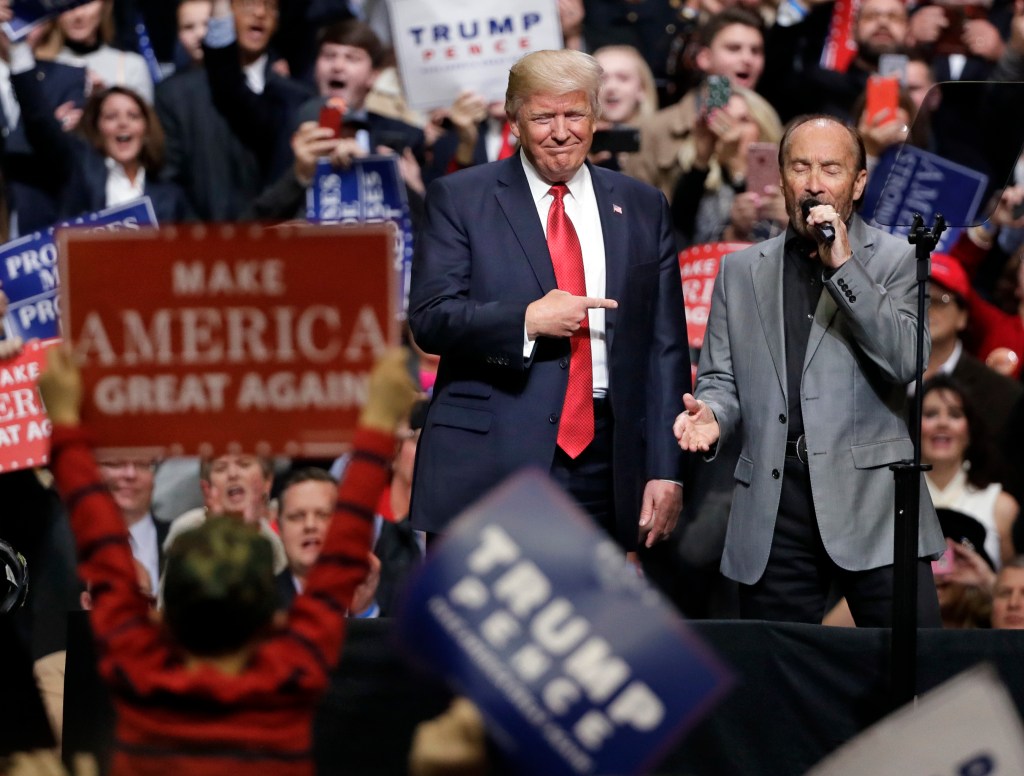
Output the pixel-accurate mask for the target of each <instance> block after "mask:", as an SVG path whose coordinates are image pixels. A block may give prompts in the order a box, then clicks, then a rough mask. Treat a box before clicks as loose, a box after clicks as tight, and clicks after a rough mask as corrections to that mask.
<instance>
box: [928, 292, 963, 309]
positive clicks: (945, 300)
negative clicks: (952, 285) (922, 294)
mask: <svg viewBox="0 0 1024 776" xmlns="http://www.w3.org/2000/svg"><path fill="white" fill-rule="evenodd" d="M955 301H956V297H955V296H953V294H932V295H930V296H929V297H928V306H929V307H948V306H949V305H951V304H953V302H955Z"/></svg>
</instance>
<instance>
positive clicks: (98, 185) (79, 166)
mask: <svg viewBox="0 0 1024 776" xmlns="http://www.w3.org/2000/svg"><path fill="white" fill-rule="evenodd" d="M76 145H77V146H78V149H77V151H78V154H77V156H78V158H77V160H76V164H75V166H74V167H73V168H72V171H71V177H70V178H69V179H68V183H67V186H66V187H65V188H64V195H63V197H62V198H61V211H60V214H61V217H62V218H74V217H75V216H80V215H82V214H84V213H94V212H96V211H97V210H103V209H104V208H106V207H107V174H108V170H107V165H106V163H105V161H104V157H103V156H102V155H101V154H99V153H97V152H96V151H94V150H93V149H92V148H89V147H88V146H86V145H85V144H84V143H77V144H76ZM143 194H144V195H145V196H147V197H149V198H150V201H151V202H152V203H153V213H154V215H156V220H157V223H158V224H160V225H164V224H178V223H182V222H183V221H193V220H195V213H194V212H193V210H192V208H191V206H190V205H189V203H188V200H187V199H186V198H185V192H184V191H183V190H182V188H181V187H180V186H179V185H178V184H177V183H173V182H171V181H162V180H160V179H159V178H158V177H157V176H156V175H155V174H154V173H151V172H147V173H146V185H145V187H144V188H143Z"/></svg>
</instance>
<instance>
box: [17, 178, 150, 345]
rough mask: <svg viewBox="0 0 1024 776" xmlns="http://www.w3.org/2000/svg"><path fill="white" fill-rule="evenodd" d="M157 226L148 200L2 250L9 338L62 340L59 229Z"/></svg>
mask: <svg viewBox="0 0 1024 776" xmlns="http://www.w3.org/2000/svg"><path fill="white" fill-rule="evenodd" d="M156 225H157V223H156V215H155V214H154V213H153V203H152V202H150V199H149V197H142V198H141V199H136V200H133V201H131V202H126V203H125V204H123V205H118V206H117V207H112V208H107V209H106V210H101V211H99V212H97V213H89V214H88V215H84V216H79V217H78V218H75V219H72V220H71V221H65V222H62V223H60V224H57V226H51V227H49V228H48V229H45V230H43V231H42V232H35V233H33V234H30V235H27V236H25V237H22V238H19V239H17V240H13V241H12V242H9V243H7V244H5V245H2V246H0V285H2V287H3V289H4V293H5V294H7V298H8V300H9V304H8V309H7V317H6V319H5V322H6V327H7V333H8V335H10V336H17V337H21V338H22V339H24V340H26V341H28V340H30V339H33V338H35V339H41V340H49V339H55V338H57V337H60V336H61V334H60V309H59V306H58V299H57V297H58V291H59V278H58V275H57V244H56V243H55V242H54V232H55V230H56V229H60V228H63V227H83V228H90V229H106V230H120V229H131V230H135V229H141V228H142V227H144V226H156Z"/></svg>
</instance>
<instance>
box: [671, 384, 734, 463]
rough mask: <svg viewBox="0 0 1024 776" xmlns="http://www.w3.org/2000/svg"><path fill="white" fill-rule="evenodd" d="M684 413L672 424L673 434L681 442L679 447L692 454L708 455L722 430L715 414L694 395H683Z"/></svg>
mask: <svg viewBox="0 0 1024 776" xmlns="http://www.w3.org/2000/svg"><path fill="white" fill-rule="evenodd" d="M683 408H684V411H683V412H681V413H679V415H678V416H677V417H676V422H675V423H673V424H672V433H674V434H675V435H676V439H677V440H679V446H680V447H681V448H682V449H683V450H688V451H689V452H691V453H697V452H701V453H706V452H708V451H709V450H710V449H711V446H712V445H714V444H715V443H716V442H717V441H718V438H719V436H721V433H722V432H721V428H720V427H719V425H718V421H717V420H716V419H715V413H714V412H712V411H711V408H710V407H709V406H708V405H707V404H705V403H704V402H702V401H701V400H700V399H695V398H694V397H693V394H689V393H684V394H683Z"/></svg>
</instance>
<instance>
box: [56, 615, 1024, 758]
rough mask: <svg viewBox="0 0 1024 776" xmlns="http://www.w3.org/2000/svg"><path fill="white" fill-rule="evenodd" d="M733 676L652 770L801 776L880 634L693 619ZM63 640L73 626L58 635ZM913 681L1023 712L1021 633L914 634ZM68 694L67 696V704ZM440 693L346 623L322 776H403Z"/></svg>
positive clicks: (72, 714)
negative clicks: (964, 681) (415, 735)
mask: <svg viewBox="0 0 1024 776" xmlns="http://www.w3.org/2000/svg"><path fill="white" fill-rule="evenodd" d="M691 626H692V627H693V628H694V630H695V631H696V632H697V633H698V634H700V636H701V637H702V638H704V639H705V640H706V641H707V643H708V644H709V646H711V648H712V649H714V650H715V652H717V653H718V654H719V655H720V656H721V657H722V658H723V659H724V660H725V661H726V662H727V663H728V664H729V665H731V666H732V667H733V668H734V669H735V671H736V673H737V676H738V678H739V681H738V684H737V687H736V689H735V690H734V691H733V692H732V694H730V695H729V696H727V697H726V699H725V700H724V701H723V702H722V703H721V704H720V705H719V706H718V707H716V708H715V710H714V711H713V712H712V713H711V714H710V715H709V716H708V717H707V718H706V719H705V720H704V721H703V722H702V723H700V724H699V725H698V726H697V727H696V728H694V730H693V732H692V733H691V734H690V735H689V736H688V737H687V738H686V739H685V741H684V742H683V743H682V745H681V746H679V747H678V748H677V749H676V750H675V751H673V752H672V753H671V754H670V755H669V757H668V758H666V760H665V761H664V763H663V764H662V767H661V769H660V771H659V772H660V773H665V774H688V775H689V776H736V775H738V774H742V776H762V775H763V776H802V774H803V773H804V772H805V771H806V770H807V769H808V768H810V767H811V766H812V765H814V764H815V763H816V762H818V761H819V760H820V759H821V758H822V757H824V756H825V755H826V754H828V753H829V752H831V751H832V750H833V749H835V748H836V747H837V746H839V745H840V744H841V743H843V742H844V741H846V740H848V739H850V738H852V737H853V736H854V735H856V734H857V733H858V732H859V731H861V730H863V729H864V728H865V727H867V726H868V725H870V724H871V723H873V722H875V721H877V720H878V719H880V718H881V717H883V716H884V715H885V709H886V703H887V700H888V694H887V693H888V686H887V682H886V669H887V663H888V660H889V634H888V631H885V630H876V629H860V630H858V629H846V628H825V627H822V626H814V625H787V624H776V623H763V622H732V621H694V622H692V623H691ZM69 631H71V633H69V638H70V637H71V635H72V634H73V633H74V632H75V629H73V628H71V629H69ZM918 648H919V658H920V659H919V661H918V683H919V686H920V687H921V688H922V691H926V690H928V689H930V688H932V687H935V686H936V685H938V684H940V683H941V682H943V681H944V680H946V679H948V678H950V677H952V676H954V675H955V674H957V673H959V672H960V671H963V670H964V669H966V668H968V667H970V666H973V665H975V664H977V663H979V662H981V661H984V660H987V661H990V662H991V663H993V664H994V665H995V666H996V667H997V669H998V671H999V673H1000V675H1001V676H1002V678H1003V680H1004V681H1005V682H1006V684H1007V686H1008V688H1009V689H1010V692H1011V694H1012V695H1013V698H1014V701H1015V702H1016V704H1017V708H1018V710H1019V711H1022V712H1024V632H1021V631H940V630H923V631H921V632H920V633H919V638H918ZM78 649H79V646H78V645H76V644H74V643H72V644H70V645H69V657H68V668H67V671H68V680H69V682H68V688H67V689H68V696H67V698H66V700H65V721H64V725H65V737H66V740H67V739H69V738H73V739H75V740H83V738H82V737H81V736H78V735H75V733H74V732H73V731H72V728H74V727H75V726H76V725H81V724H83V723H84V722H88V721H90V720H91V721H93V722H94V721H95V714H94V712H93V710H92V709H93V704H94V703H95V694H94V693H93V692H87V691H83V690H79V689H76V688H80V687H81V686H82V683H81V682H80V681H78V679H77V678H75V677H73V676H72V675H73V674H74V673H75V672H80V671H88V670H89V666H88V665H82V664H81V661H78V660H76V659H75V657H74V655H73V653H75V652H76V651H77V650H78ZM73 695H74V696H76V697H72V696H73ZM447 701H448V694H447V692H446V691H445V689H444V688H443V687H442V686H440V685H439V684H438V683H437V682H436V681H433V680H428V679H426V678H424V677H423V676H421V675H419V674H418V673H416V672H415V671H413V670H411V669H410V668H409V667H408V666H407V664H406V663H405V661H404V660H403V659H402V657H400V655H399V650H398V649H397V648H396V645H395V644H394V643H393V639H392V624H391V622H390V621H388V620H353V621H350V623H349V632H348V639H347V642H346V645H345V653H344V655H343V659H342V661H341V666H340V667H339V669H338V671H337V674H336V676H335V679H334V682H333V684H332V687H331V690H330V692H329V693H328V695H327V697H326V698H325V699H324V703H323V706H322V708H321V711H320V714H319V717H318V718H317V722H316V741H317V743H316V757H317V762H318V764H319V772H320V773H322V774H338V773H344V774H346V775H347V776H358V775H360V774H365V775H366V776H384V775H385V774H395V775H396V776H397V775H398V774H403V775H404V774H405V773H406V768H405V763H406V757H407V753H408V750H409V742H410V740H411V737H412V730H413V728H414V727H415V725H416V723H417V722H419V721H420V720H423V719H428V718H429V717H432V716H434V715H436V714H438V713H439V712H440V711H441V710H443V709H444V707H445V706H446V704H447Z"/></svg>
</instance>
